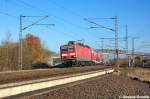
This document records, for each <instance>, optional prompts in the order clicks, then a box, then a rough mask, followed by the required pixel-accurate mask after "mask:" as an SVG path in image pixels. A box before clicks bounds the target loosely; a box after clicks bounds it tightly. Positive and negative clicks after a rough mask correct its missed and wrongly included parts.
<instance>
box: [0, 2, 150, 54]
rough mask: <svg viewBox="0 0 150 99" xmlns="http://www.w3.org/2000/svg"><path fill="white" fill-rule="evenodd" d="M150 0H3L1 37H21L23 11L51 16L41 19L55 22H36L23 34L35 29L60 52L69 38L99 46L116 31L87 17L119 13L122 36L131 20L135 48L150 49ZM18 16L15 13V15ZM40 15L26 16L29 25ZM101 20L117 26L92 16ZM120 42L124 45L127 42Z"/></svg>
mask: <svg viewBox="0 0 150 99" xmlns="http://www.w3.org/2000/svg"><path fill="white" fill-rule="evenodd" d="M149 4H150V0H0V12H5V13H7V14H9V15H10V16H7V15H4V14H0V23H1V24H0V41H2V40H3V39H5V35H6V33H7V32H10V33H11V34H12V37H11V40H12V41H17V40H18V31H19V15H27V16H36V15H37V16H45V15H48V16H49V17H48V18H47V19H46V20H44V21H42V22H41V23H52V24H55V26H54V27H53V26H33V27H30V28H28V29H26V30H25V31H23V36H25V35H26V34H27V33H32V34H34V35H36V36H38V37H40V38H41V40H42V42H43V44H44V46H45V47H47V48H49V49H51V50H53V51H56V52H59V46H60V45H62V44H65V43H67V42H68V41H69V40H81V39H84V41H85V43H86V44H87V45H90V46H91V47H93V48H99V47H100V46H101V45H100V43H98V42H97V43H96V42H95V41H99V38H102V37H103V38H104V37H114V33H113V32H111V31H109V30H105V29H101V28H95V29H89V27H91V26H94V25H93V24H90V23H88V22H86V21H84V20H83V19H84V18H90V19H92V18H109V17H114V16H116V15H117V16H118V17H119V37H124V36H125V24H128V30H129V37H138V39H136V40H135V50H136V51H143V52H150V28H149V27H150V21H149V20H150V6H149ZM11 16H15V17H11ZM35 20H37V18H26V19H24V20H23V25H24V26H27V25H28V24H30V23H31V22H34V21H35ZM92 21H94V22H97V23H98V24H101V25H104V26H108V27H111V28H114V21H113V20H98V19H97V20H92ZM104 44H105V47H107V46H109V45H113V41H108V40H106V41H105V43H104ZM124 45H125V43H124V41H120V42H119V46H120V49H123V48H124V47H125V46H124ZM148 46H149V47H148ZM129 49H130V50H131V38H129Z"/></svg>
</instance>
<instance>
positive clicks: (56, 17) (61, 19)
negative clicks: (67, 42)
mask: <svg viewBox="0 0 150 99" xmlns="http://www.w3.org/2000/svg"><path fill="white" fill-rule="evenodd" d="M18 2H20V3H22V4H24V5H26V6H28V7H30V8H32V9H33V8H34V9H35V10H37V11H39V12H41V13H44V14H47V13H48V12H49V11H46V10H43V9H41V8H38V7H37V6H34V5H31V4H29V3H27V2H25V1H23V0H19V1H18ZM50 16H51V17H53V18H55V19H57V20H60V21H62V22H64V23H66V24H69V25H71V26H73V27H76V28H78V29H82V30H87V28H85V27H82V26H80V25H77V24H75V23H73V22H71V21H68V20H66V19H64V18H61V17H58V16H56V15H52V14H50ZM82 33H83V34H85V35H86V37H88V36H89V34H88V35H87V34H86V33H84V32H82ZM78 35H80V34H79V33H78ZM80 36H81V35H80ZM84 37H85V36H84ZM90 37H91V36H90ZM89 40H90V39H89ZM91 41H92V40H91Z"/></svg>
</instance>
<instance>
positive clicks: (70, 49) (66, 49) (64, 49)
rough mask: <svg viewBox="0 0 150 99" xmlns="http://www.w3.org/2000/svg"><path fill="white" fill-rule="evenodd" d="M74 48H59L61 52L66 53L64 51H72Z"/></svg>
mask: <svg viewBox="0 0 150 99" xmlns="http://www.w3.org/2000/svg"><path fill="white" fill-rule="evenodd" d="M74 50H75V49H74V46H63V47H61V51H62V52H66V51H74Z"/></svg>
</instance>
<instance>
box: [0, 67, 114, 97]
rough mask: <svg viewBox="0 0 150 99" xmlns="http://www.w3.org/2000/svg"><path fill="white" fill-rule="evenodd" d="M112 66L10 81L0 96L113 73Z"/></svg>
mask: <svg viewBox="0 0 150 99" xmlns="http://www.w3.org/2000/svg"><path fill="white" fill-rule="evenodd" d="M113 71H114V70H113V69H112V68H107V69H103V70H96V71H91V72H86V73H78V74H71V75H65V76H58V77H51V78H45V79H37V80H31V81H24V82H19V83H10V84H3V85H0V98H4V97H5V98H6V97H10V96H13V95H18V94H22V93H26V92H31V91H36V90H41V89H44V88H50V87H54V86H58V85H63V84H68V83H72V82H76V81H80V80H85V79H88V78H93V77H97V76H100V75H104V74H108V73H112V72H113Z"/></svg>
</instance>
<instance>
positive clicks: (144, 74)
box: [127, 68, 150, 82]
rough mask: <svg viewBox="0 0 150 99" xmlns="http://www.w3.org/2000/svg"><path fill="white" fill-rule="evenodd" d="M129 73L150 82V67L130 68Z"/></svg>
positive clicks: (130, 75) (133, 76)
mask: <svg viewBox="0 0 150 99" xmlns="http://www.w3.org/2000/svg"><path fill="white" fill-rule="evenodd" d="M127 75H128V76H129V77H132V78H137V79H139V80H141V81H147V82H150V69H148V68H129V69H128V73H127Z"/></svg>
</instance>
